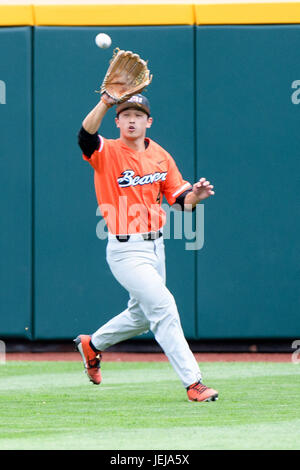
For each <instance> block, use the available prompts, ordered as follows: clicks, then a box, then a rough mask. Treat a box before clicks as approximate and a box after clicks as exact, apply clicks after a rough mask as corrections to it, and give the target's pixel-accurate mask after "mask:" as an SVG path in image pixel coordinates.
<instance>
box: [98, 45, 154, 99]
mask: <svg viewBox="0 0 300 470" xmlns="http://www.w3.org/2000/svg"><path fill="white" fill-rule="evenodd" d="M151 80H152V75H150V70H149V69H148V66H147V62H145V61H144V60H143V59H141V58H140V56H139V55H138V54H134V53H133V52H131V51H123V50H119V49H118V48H117V49H115V51H114V55H113V57H112V59H111V61H110V66H109V67H108V70H107V72H106V75H105V77H104V80H103V82H102V85H101V88H100V93H101V101H103V102H104V103H105V104H106V106H108V107H111V106H113V105H114V104H119V103H122V102H123V101H126V100H128V99H129V98H130V97H131V96H133V95H136V94H138V93H141V92H142V91H143V90H144V89H145V88H146V87H147V86H148V85H149V84H150V83H151Z"/></svg>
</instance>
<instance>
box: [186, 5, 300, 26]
mask: <svg viewBox="0 0 300 470" xmlns="http://www.w3.org/2000/svg"><path fill="white" fill-rule="evenodd" d="M195 12H196V24H198V25H201V24H202V25H205V24H272V23H274V24H276V23H277V24H280V23H300V3H298V2H295V3H244V4H241V3H239V4H237V3H232V4H201V5H200V4H199V5H195Z"/></svg>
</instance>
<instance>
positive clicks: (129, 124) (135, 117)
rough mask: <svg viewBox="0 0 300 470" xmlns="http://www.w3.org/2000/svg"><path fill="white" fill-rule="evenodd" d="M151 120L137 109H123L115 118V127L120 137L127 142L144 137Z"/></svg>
mask: <svg viewBox="0 0 300 470" xmlns="http://www.w3.org/2000/svg"><path fill="white" fill-rule="evenodd" d="M151 124H152V118H151V117H148V115H147V114H146V113H144V112H143V111H140V110H138V109H134V108H131V109H125V110H124V111H122V112H121V113H120V114H119V118H116V125H117V127H118V128H119V129H120V134H121V136H123V137H125V138H126V139H129V140H135V139H139V138H141V137H145V135H146V129H148V128H149V127H151Z"/></svg>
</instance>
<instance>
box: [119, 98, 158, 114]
mask: <svg viewBox="0 0 300 470" xmlns="http://www.w3.org/2000/svg"><path fill="white" fill-rule="evenodd" d="M129 108H135V109H139V110H140V111H143V112H144V113H146V114H148V117H150V103H149V100H148V99H147V98H146V96H144V95H141V94H138V95H133V96H132V97H131V98H129V100H127V101H124V103H121V104H119V105H118V106H117V109H116V113H117V116H118V115H119V114H120V112H121V111H124V110H125V109H129Z"/></svg>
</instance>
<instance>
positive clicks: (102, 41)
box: [95, 33, 111, 49]
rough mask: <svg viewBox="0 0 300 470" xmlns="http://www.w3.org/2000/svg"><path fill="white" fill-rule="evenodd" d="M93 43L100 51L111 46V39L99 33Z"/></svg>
mask: <svg viewBox="0 0 300 470" xmlns="http://www.w3.org/2000/svg"><path fill="white" fill-rule="evenodd" d="M95 42H96V44H97V46H98V47H101V49H107V48H108V47H110V45H111V38H110V36H109V35H108V34H105V33H99V34H97V36H96V37H95Z"/></svg>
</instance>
